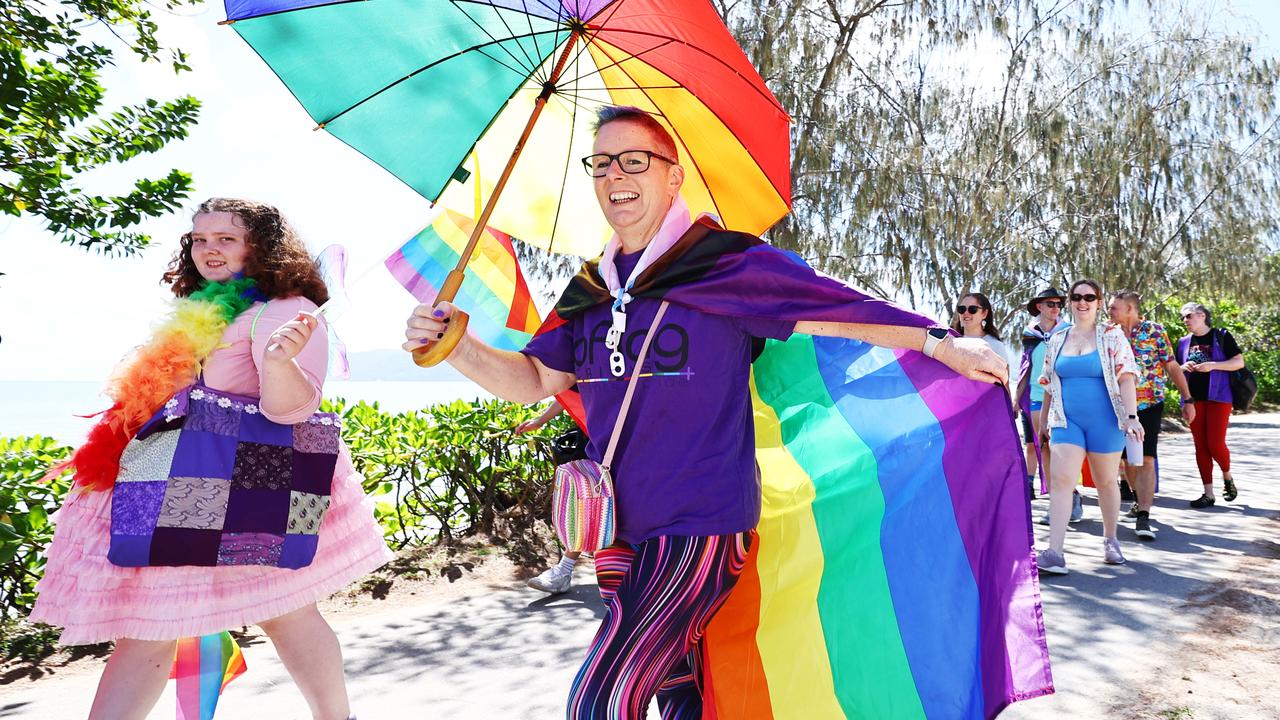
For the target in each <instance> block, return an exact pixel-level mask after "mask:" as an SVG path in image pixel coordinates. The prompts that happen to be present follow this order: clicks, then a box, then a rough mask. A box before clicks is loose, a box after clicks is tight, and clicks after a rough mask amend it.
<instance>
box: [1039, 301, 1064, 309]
mask: <svg viewBox="0 0 1280 720" xmlns="http://www.w3.org/2000/svg"><path fill="white" fill-rule="evenodd" d="M1040 304H1041V305H1044V306H1045V307H1051V308H1060V307H1062V301H1061V300H1041V301H1040Z"/></svg>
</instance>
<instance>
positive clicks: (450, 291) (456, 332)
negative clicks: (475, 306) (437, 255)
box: [413, 268, 469, 368]
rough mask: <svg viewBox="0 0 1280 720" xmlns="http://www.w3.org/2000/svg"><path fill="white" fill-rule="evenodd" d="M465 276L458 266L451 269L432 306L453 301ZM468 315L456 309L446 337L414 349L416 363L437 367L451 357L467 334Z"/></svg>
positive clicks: (419, 365) (446, 330) (427, 366)
mask: <svg viewBox="0 0 1280 720" xmlns="http://www.w3.org/2000/svg"><path fill="white" fill-rule="evenodd" d="M464 277H466V275H465V273H463V271H461V270H458V269H456V268H455V269H453V270H450V271H449V275H448V277H446V278H445V280H444V285H442V286H441V287H440V292H439V293H438V294H437V295H436V299H435V302H433V303H432V306H435V305H437V304H439V303H441V302H453V299H454V298H455V297H457V295H458V288H460V287H462V280H463V278H464ZM468 317H469V316H468V315H467V314H466V313H464V312H462V311H461V310H454V311H453V316H452V317H450V318H449V325H448V327H446V328H445V331H444V337H443V338H440V339H439V340H437V341H435V342H433V343H428V344H426V345H423V346H422V347H420V348H417V349H416V350H414V351H413V362H414V364H416V365H417V366H418V367H424V368H429V367H435V366H436V365H439V364H440V362H441V361H442V360H444V359H445V358H447V357H449V353H451V352H453V349H454V348H456V347H457V346H458V343H459V342H461V341H462V336H463V335H466V334H467V318H468Z"/></svg>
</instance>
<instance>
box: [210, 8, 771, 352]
mask: <svg viewBox="0 0 1280 720" xmlns="http://www.w3.org/2000/svg"><path fill="white" fill-rule="evenodd" d="M226 12H227V20H226V21H225V23H227V24H231V25H232V27H233V28H234V29H235V31H236V32H237V33H239V34H240V36H241V37H242V38H244V39H245V41H247V42H248V43H249V44H250V45H251V46H252V47H253V49H254V50H255V51H257V52H258V54H259V55H260V56H261V57H262V59H263V60H265V61H266V62H267V64H268V65H270V66H271V68H272V70H274V71H275V72H276V74H277V75H278V76H279V77H280V79H281V81H283V82H284V84H285V85H286V86H287V87H288V88H289V90H290V91H291V92H292V93H293V94H294V96H295V97H296V98H297V99H298V101H299V102H300V103H301V104H302V106H303V107H304V108H305V109H306V111H307V113H308V114H310V116H311V117H312V118H313V119H314V120H315V121H316V123H317V124H318V127H319V128H323V129H325V130H326V131H328V132H329V133H331V134H332V135H334V136H335V137H337V138H339V139H340V140H342V141H343V142H345V143H347V144H348V145H350V146H351V147H353V148H355V149H356V150H358V151H359V152H361V153H363V154H364V155H365V156H367V157H368V158H370V159H371V160H373V161H374V162H376V163H378V164H379V165H381V166H382V167H384V168H386V169H387V170H388V171H390V172H391V173H392V174H394V175H395V176H396V177H398V178H400V179H401V180H403V181H404V182H405V183H406V184H408V185H409V186H410V187H412V188H413V189H414V190H416V191H417V192H419V193H420V194H421V195H423V196H424V197H426V198H428V199H429V200H431V201H432V202H433V203H435V202H441V203H443V204H444V205H446V206H447V207H451V208H454V209H458V210H463V211H469V210H470V209H471V202H472V198H473V197H474V194H475V192H476V191H477V190H479V191H481V192H482V193H483V195H484V196H485V197H486V198H487V202H486V204H485V207H484V210H483V212H482V213H481V214H480V215H479V216H478V217H477V218H476V223H475V228H476V231H475V233H473V235H472V238H471V243H470V244H469V246H468V248H467V250H466V251H465V252H463V253H462V255H461V258H460V262H459V264H458V266H457V267H456V268H455V272H454V273H450V280H449V282H447V283H446V284H445V287H444V288H442V293H441V295H440V297H439V299H452V293H454V292H456V291H457V288H458V286H460V285H461V282H462V271H463V270H464V269H465V267H466V261H467V260H468V259H469V257H470V254H471V250H472V249H473V248H474V245H475V243H476V242H477V241H478V239H479V235H480V233H481V231H482V229H483V228H484V227H486V226H491V227H496V228H501V229H502V230H503V231H504V232H506V233H509V234H511V235H513V236H515V237H519V238H520V239H521V240H524V241H527V242H529V243H531V244H533V245H536V246H539V247H543V248H546V249H549V250H553V251H557V252H564V253H572V254H578V255H584V256H594V255H596V254H597V253H598V252H599V251H600V249H601V247H602V246H603V244H604V242H605V240H606V239H607V238H608V235H609V229H608V226H607V225H606V224H605V222H604V218H603V217H602V216H601V214H600V212H599V210H598V208H597V205H596V200H595V196H594V192H593V189H592V184H591V182H590V181H589V180H588V178H586V177H585V176H584V173H583V171H582V169H581V168H579V167H575V166H577V165H579V159H580V158H582V157H585V156H586V155H589V154H590V153H591V145H592V138H593V134H594V133H593V128H592V127H591V121H592V117H593V114H594V110H595V109H597V108H599V107H600V106H602V105H634V106H637V107H640V108H642V109H644V110H646V111H648V112H650V113H652V114H653V115H654V117H655V118H656V119H657V120H658V121H659V122H661V123H662V124H663V125H664V126H666V127H667V129H668V130H670V131H671V133H672V136H673V137H674V138H675V139H676V143H677V145H678V152H679V155H680V158H679V159H680V162H681V163H682V164H683V165H684V166H685V167H686V168H687V170H688V173H687V175H688V178H687V180H686V182H685V187H684V196H685V201H686V202H687V203H688V205H689V207H690V209H691V210H692V211H693V212H695V213H700V212H708V213H712V214H714V215H716V216H717V217H719V218H720V220H721V222H722V223H723V224H724V225H725V226H727V227H731V228H734V229H737V230H742V231H745V232H750V233H755V234H760V233H762V232H764V231H765V230H767V229H768V228H769V227H771V226H772V225H773V224H774V223H776V222H777V221H778V220H780V219H781V218H782V217H784V216H785V215H786V213H787V212H788V211H789V209H790V203H791V190H790V172H791V167H790V166H791V160H790V147H789V138H788V127H789V123H790V119H789V118H788V116H787V114H786V112H785V111H784V110H783V109H782V107H781V105H779V104H778V101H777V99H776V98H774V96H773V94H772V93H770V92H769V90H768V88H766V87H765V84H764V81H763V80H762V79H761V78H760V75H759V74H758V73H757V72H756V70H755V68H754V67H752V65H751V62H750V61H749V60H748V59H747V57H746V55H744V54H743V52H742V50H741V49H740V48H739V47H738V45H737V43H736V42H735V41H734V39H733V37H732V36H731V35H730V34H729V31H728V30H727V28H725V26H724V23H723V22H722V21H721V20H720V17H719V15H717V14H716V11H715V9H714V8H713V7H712V5H711V3H710V2H707V0H378V2H317V0H226ZM476 166H478V167H479V172H472V171H471V170H470V169H469V168H472V167H476ZM504 189H510V190H511V191H512V192H513V193H514V197H513V198H512V201H511V202H505V203H502V204H499V203H498V202H497V201H498V198H499V196H501V195H502V194H503V191H504ZM455 276H456V277H455ZM453 330H456V331H457V332H458V334H459V335H460V333H461V331H462V328H461V326H460V323H456V322H455V323H453V324H452V326H451V331H453ZM441 345H444V346H445V347H442V348H441V350H447V347H448V346H447V343H441ZM444 354H447V352H446V353H444ZM420 364H421V363H420Z"/></svg>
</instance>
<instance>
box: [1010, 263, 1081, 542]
mask: <svg viewBox="0 0 1280 720" xmlns="http://www.w3.org/2000/svg"><path fill="white" fill-rule="evenodd" d="M1066 299H1067V296H1066V295H1063V294H1062V293H1061V292H1060V291H1059V290H1058V288H1056V287H1047V288H1045V289H1044V290H1041V291H1040V292H1039V294H1037V295H1036V296H1035V297H1033V298H1031V299H1030V300H1028V301H1027V312H1028V313H1031V316H1032V318H1033V319H1032V321H1031V324H1029V325H1027V327H1026V329H1024V330H1023V331H1022V361H1021V363H1020V364H1019V368H1018V387H1017V390H1015V392H1014V396H1015V397H1017V398H1018V408H1019V410H1021V411H1022V438H1023V442H1024V443H1026V448H1025V452H1026V460H1027V470H1028V473H1027V484H1028V485H1029V486H1031V497H1035V496H1036V493H1035V469H1036V468H1039V469H1040V476H1041V477H1042V478H1044V481H1045V483H1048V481H1049V471H1050V458H1049V452H1048V448H1046V447H1045V443H1044V438H1041V437H1040V436H1039V435H1038V434H1037V432H1036V430H1035V429H1036V428H1038V427H1040V411H1041V406H1042V404H1043V403H1044V387H1043V386H1041V385H1040V372H1041V371H1042V370H1043V369H1044V351H1045V342H1046V341H1048V340H1049V338H1051V337H1053V336H1054V335H1056V334H1057V333H1060V332H1064V331H1066V329H1067V328H1069V327H1071V322H1070V321H1069V320H1067V319H1065V318H1063V317H1062V306H1063V304H1064V303H1065V302H1066ZM1083 517H1084V504H1083V503H1082V502H1081V501H1080V494H1079V493H1077V492H1075V491H1074V490H1073V491H1072V495H1071V522H1073V523H1075V522H1079V521H1080V520H1081V518H1083ZM1041 524H1042V525H1048V524H1049V516H1048V515H1047V514H1046V515H1045V516H1044V517H1043V518H1041Z"/></svg>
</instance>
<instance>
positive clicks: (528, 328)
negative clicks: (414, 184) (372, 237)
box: [385, 210, 542, 350]
mask: <svg viewBox="0 0 1280 720" xmlns="http://www.w3.org/2000/svg"><path fill="white" fill-rule="evenodd" d="M474 228H475V221H473V220H472V219H471V218H469V217H467V216H465V215H462V214H461V213H457V212H454V211H452V210H445V211H444V212H442V213H440V215H439V216H438V217H437V218H436V219H435V221H434V222H433V223H432V224H431V226H430V227H428V228H426V229H424V230H423V231H422V232H420V233H418V234H417V235H415V236H414V237H413V238H412V239H411V240H409V242H407V243H405V244H404V246H402V247H401V248H400V249H399V250H397V251H395V252H394V253H392V254H391V256H390V257H388V258H387V260H386V263H385V264H386V266H387V269H388V270H390V271H391V274H392V275H393V276H395V278H396V280H398V281H399V282H400V284H401V285H403V286H404V288H405V289H406V290H408V291H409V292H410V294H412V295H413V296H414V297H415V298H417V299H418V301H419V302H423V303H429V302H432V301H433V300H435V297H436V294H437V293H438V292H439V290H440V286H441V285H443V284H444V280H445V277H446V276H448V274H449V271H450V270H452V269H453V268H454V266H455V265H457V263H458V258H459V257H461V255H462V250H463V249H464V248H465V247H466V246H467V241H468V239H469V238H470V237H471V231H472V230H473V229H474ZM454 304H455V305H457V306H458V307H462V308H466V310H467V312H468V313H470V315H471V320H470V321H469V323H468V325H467V329H468V330H469V331H470V332H471V333H473V334H474V335H475V336H476V337H477V338H479V339H480V340H483V341H484V342H485V343H488V344H489V345H492V346H494V347H497V348H501V349H503V350H519V349H521V348H523V347H524V346H525V344H526V343H528V342H529V338H530V337H532V336H533V334H534V333H535V332H537V330H538V327H539V326H540V325H541V324H542V320H541V318H540V317H539V316H538V308H537V306H535V305H534V303H533V296H532V295H531V294H530V293H529V286H528V285H527V284H525V280H524V274H523V273H522V272H520V264H519V263H518V262H516V253H515V248H514V247H513V246H512V244H511V236H509V235H507V234H506V233H503V232H501V231H499V230H495V229H494V228H492V227H488V228H485V231H484V233H483V234H482V235H481V236H480V241H479V243H478V244H477V246H476V251H475V253H474V254H473V255H472V256H471V261H470V262H469V263H468V264H467V278H466V280H464V281H463V283H462V288H461V289H460V290H459V291H458V296H457V298H456V299H455V300H454Z"/></svg>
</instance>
